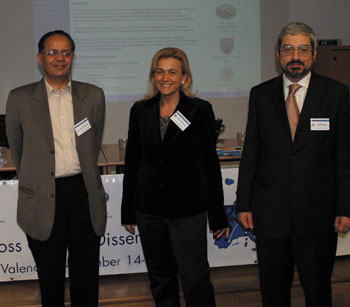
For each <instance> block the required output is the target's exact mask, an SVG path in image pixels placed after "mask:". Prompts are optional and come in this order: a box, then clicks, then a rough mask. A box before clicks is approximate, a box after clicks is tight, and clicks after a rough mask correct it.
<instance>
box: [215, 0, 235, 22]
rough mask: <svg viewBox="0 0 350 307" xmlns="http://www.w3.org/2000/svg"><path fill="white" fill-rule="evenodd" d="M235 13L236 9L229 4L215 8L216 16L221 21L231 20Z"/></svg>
mask: <svg viewBox="0 0 350 307" xmlns="http://www.w3.org/2000/svg"><path fill="white" fill-rule="evenodd" d="M236 13H237V10H236V8H235V7H233V6H232V5H229V4H222V5H220V6H218V7H217V8H216V15H217V16H218V17H219V18H221V19H231V18H233V17H235V16H236Z"/></svg>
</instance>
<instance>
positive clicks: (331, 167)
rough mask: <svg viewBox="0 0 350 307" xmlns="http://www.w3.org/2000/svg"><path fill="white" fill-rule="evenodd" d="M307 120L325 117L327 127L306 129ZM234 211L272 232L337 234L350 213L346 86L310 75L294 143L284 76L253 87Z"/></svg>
mask: <svg viewBox="0 0 350 307" xmlns="http://www.w3.org/2000/svg"><path fill="white" fill-rule="evenodd" d="M311 118H329V120H330V130H329V131H311V128H310V119H311ZM246 133H247V136H246V142H245V146H244V150H243V154H242V160H241V164H240V170H239V180H238V188H237V211H238V212H249V211H252V212H253V222H254V227H255V229H257V230H258V231H260V232H262V233H264V234H266V235H269V236H271V237H283V236H286V235H287V234H288V233H289V231H290V230H291V228H292V227H294V228H295V230H296V231H297V232H298V233H299V234H300V235H301V236H303V237H310V238H312V237H322V236H324V235H326V234H327V233H329V231H334V228H333V224H334V218H335V216H336V215H337V216H350V115H349V92H348V88H347V87H346V86H345V85H344V84H342V83H339V82H337V81H335V80H332V79H329V78H326V77H323V76H320V75H317V74H315V73H312V75H311V80H310V84H309V88H308V91H307V94H306V97H305V101H304V105H303V109H302V111H301V114H300V118H299V122H298V126H297V130H296V134H295V139H294V142H292V139H291V134H290V128H289V123H288V118H287V112H286V107H285V101H284V94H283V78H282V76H279V77H277V78H275V79H272V80H269V81H267V82H265V83H262V84H260V85H258V86H256V87H254V88H253V89H252V90H251V94H250V101H249V114H248V122H247V130H246Z"/></svg>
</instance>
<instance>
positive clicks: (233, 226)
mask: <svg viewBox="0 0 350 307" xmlns="http://www.w3.org/2000/svg"><path fill="white" fill-rule="evenodd" d="M234 182H235V181H234V180H233V179H230V178H226V179H225V184H226V185H232V184H234ZM225 212H226V216H227V220H228V223H229V228H230V234H229V238H228V240H226V239H225V236H222V237H221V238H220V239H217V240H215V243H214V244H215V245H217V246H218V247H219V248H228V247H229V246H231V245H236V244H239V243H238V242H237V243H235V242H234V241H235V240H237V239H238V238H241V237H245V243H244V246H245V247H247V246H248V239H250V240H251V241H253V242H254V243H255V237H254V235H253V234H252V233H251V232H250V231H246V230H244V228H243V227H242V226H241V225H240V224H239V223H238V221H237V213H236V201H234V202H233V205H230V206H225ZM252 250H253V251H255V250H256V248H255V247H254V248H252Z"/></svg>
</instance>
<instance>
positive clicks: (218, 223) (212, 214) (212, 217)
mask: <svg viewBox="0 0 350 307" xmlns="http://www.w3.org/2000/svg"><path fill="white" fill-rule="evenodd" d="M203 119H204V120H203V122H202V123H201V127H202V130H201V134H202V135H201V138H202V140H201V147H202V149H201V152H202V153H203V157H202V159H203V160H202V168H203V170H204V174H203V177H204V178H206V185H205V187H204V188H205V190H206V191H203V193H207V194H206V195H207V196H208V198H207V199H206V202H207V205H206V209H207V213H208V221H209V227H210V229H211V230H212V231H216V230H219V229H223V228H226V227H228V223H227V217H226V214H225V207H224V194H223V193H224V192H223V188H222V178H221V169H220V162H219V158H218V155H217V153H216V137H215V116H214V112H213V109H212V106H211V105H210V104H209V103H208V104H207V107H206V108H205V113H204V115H203Z"/></svg>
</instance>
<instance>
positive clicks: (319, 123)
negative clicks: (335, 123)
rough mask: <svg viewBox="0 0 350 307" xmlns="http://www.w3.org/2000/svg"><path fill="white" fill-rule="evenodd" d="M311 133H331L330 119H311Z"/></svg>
mask: <svg viewBox="0 0 350 307" xmlns="http://www.w3.org/2000/svg"><path fill="white" fill-rule="evenodd" d="M310 129H311V131H329V118H310Z"/></svg>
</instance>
